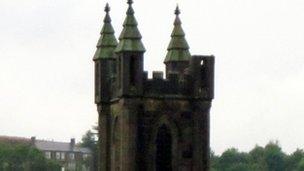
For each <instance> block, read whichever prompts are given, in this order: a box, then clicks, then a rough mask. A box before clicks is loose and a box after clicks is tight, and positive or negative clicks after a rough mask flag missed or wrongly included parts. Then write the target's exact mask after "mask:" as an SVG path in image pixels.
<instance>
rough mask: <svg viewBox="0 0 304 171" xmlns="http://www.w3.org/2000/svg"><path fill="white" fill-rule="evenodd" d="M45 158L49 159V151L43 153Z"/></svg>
mask: <svg viewBox="0 0 304 171" xmlns="http://www.w3.org/2000/svg"><path fill="white" fill-rule="evenodd" d="M45 158H47V159H51V152H49V151H47V152H45Z"/></svg>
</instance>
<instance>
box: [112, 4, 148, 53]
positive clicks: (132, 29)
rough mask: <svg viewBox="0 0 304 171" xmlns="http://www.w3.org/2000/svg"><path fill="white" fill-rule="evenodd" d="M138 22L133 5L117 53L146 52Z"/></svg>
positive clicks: (130, 7)
mask: <svg viewBox="0 0 304 171" xmlns="http://www.w3.org/2000/svg"><path fill="white" fill-rule="evenodd" d="M137 25H138V24H137V21H136V19H135V17H134V10H133V8H132V5H131V4H129V8H128V11H127V17H126V19H125V21H124V24H123V30H122V32H121V34H120V36H119V40H120V41H119V44H118V46H117V48H116V49H115V52H116V53H119V52H123V51H129V52H145V51H146V49H145V47H144V45H143V43H142V41H141V38H142V36H141V34H140V32H139V30H138V28H137Z"/></svg>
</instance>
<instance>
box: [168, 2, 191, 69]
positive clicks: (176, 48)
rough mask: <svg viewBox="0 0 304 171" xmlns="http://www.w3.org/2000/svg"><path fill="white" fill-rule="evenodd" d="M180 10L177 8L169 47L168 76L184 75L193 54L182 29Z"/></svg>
mask: <svg viewBox="0 0 304 171" xmlns="http://www.w3.org/2000/svg"><path fill="white" fill-rule="evenodd" d="M179 14H180V10H179V7H178V6H177V7H176V10H175V15H176V18H175V21H174V29H173V31H172V34H171V41H170V44H169V46H168V52H167V55H166V58H165V61H164V63H165V64H166V74H167V75H168V74H169V73H170V72H172V73H183V72H184V70H185V69H186V68H187V67H188V65H189V60H190V58H191V54H190V52H189V45H188V43H187V41H186V39H185V32H184V30H183V28H182V22H181V20H180V18H179Z"/></svg>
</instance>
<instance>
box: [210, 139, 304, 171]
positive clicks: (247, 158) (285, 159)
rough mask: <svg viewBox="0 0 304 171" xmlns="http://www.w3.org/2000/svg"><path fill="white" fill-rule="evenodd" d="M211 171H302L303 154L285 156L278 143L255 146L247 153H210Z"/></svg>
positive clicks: (297, 151) (297, 152) (299, 151)
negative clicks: (218, 154)
mask: <svg viewBox="0 0 304 171" xmlns="http://www.w3.org/2000/svg"><path fill="white" fill-rule="evenodd" d="M211 171H304V152H303V150H300V149H298V150H296V151H295V152H294V153H292V154H290V155H288V154H285V153H284V152H283V151H282V149H281V147H280V146H279V143H278V142H269V143H268V144H267V145H266V146H265V147H261V146H258V145H257V146H255V147H254V148H253V149H252V150H251V151H250V152H248V153H246V152H239V151H238V149H236V148H230V149H227V150H226V151H224V152H223V153H222V154H221V155H220V156H217V155H215V154H214V153H213V152H212V153H211Z"/></svg>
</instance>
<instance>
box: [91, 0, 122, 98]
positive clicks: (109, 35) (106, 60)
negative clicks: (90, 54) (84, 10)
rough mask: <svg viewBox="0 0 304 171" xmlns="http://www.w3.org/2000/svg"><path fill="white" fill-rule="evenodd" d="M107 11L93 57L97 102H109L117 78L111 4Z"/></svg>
mask: <svg viewBox="0 0 304 171" xmlns="http://www.w3.org/2000/svg"><path fill="white" fill-rule="evenodd" d="M105 12H106V16H105V18H104V20H103V22H104V25H103V27H102V30H101V32H100V38H99V41H98V43H97V50H96V52H95V55H94V58H93V60H94V62H95V103H100V102H107V101H108V100H109V99H110V98H111V89H112V85H113V83H114V82H115V79H116V77H115V68H116V58H115V53H114V50H115V48H116V46H117V40H116V38H115V35H114V29H113V27H112V24H111V18H110V15H109V12H110V7H109V4H107V5H106V7H105Z"/></svg>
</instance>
